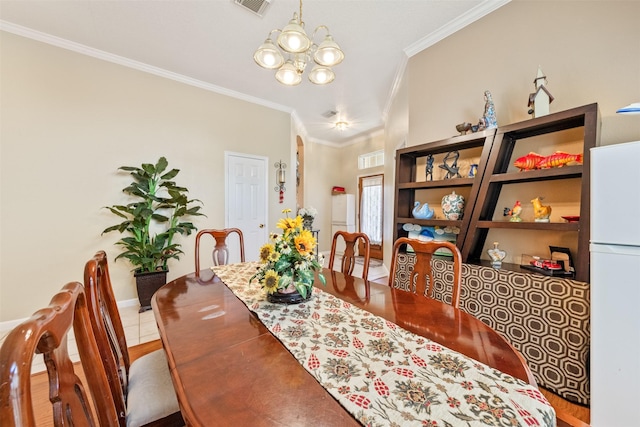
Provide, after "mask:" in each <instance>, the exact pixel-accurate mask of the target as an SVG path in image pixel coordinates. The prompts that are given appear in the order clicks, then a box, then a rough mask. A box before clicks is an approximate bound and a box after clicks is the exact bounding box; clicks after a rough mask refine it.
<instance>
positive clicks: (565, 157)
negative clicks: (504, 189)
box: [513, 151, 582, 171]
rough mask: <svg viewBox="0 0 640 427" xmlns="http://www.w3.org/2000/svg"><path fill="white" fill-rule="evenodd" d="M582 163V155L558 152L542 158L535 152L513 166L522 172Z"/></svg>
mask: <svg viewBox="0 0 640 427" xmlns="http://www.w3.org/2000/svg"><path fill="white" fill-rule="evenodd" d="M572 162H575V163H582V154H569V153H565V152H563V151H556V152H555V153H553V154H551V155H550V156H541V155H540V154H538V153H534V152H533V151H532V152H530V153H529V154H527V155H526V156H522V157H518V158H517V159H516V161H515V162H513V165H514V166H515V167H517V168H518V169H520V171H528V170H532V169H549V168H561V167H563V166H565V165H567V164H568V163H572Z"/></svg>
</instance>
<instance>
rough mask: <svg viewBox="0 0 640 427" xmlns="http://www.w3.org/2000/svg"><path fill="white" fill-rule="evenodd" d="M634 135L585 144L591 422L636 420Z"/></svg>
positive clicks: (639, 270)
mask: <svg viewBox="0 0 640 427" xmlns="http://www.w3.org/2000/svg"><path fill="white" fill-rule="evenodd" d="M639 168H640V141H636V142H629V143H624V144H615V145H608V146H603V147H596V148H593V149H591V207H590V211H591V230H590V232H591V245H590V250H591V360H590V362H591V377H590V379H591V382H590V385H591V425H592V426H594V427H609V426H620V427H625V426H640V408H639V407H638V405H639V403H640V386H639V385H640V169H639Z"/></svg>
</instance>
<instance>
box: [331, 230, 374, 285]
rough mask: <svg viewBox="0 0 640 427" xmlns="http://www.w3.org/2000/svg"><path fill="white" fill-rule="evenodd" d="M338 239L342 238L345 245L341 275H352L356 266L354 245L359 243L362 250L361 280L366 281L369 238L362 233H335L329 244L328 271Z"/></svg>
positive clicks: (333, 260) (334, 256)
mask: <svg viewBox="0 0 640 427" xmlns="http://www.w3.org/2000/svg"><path fill="white" fill-rule="evenodd" d="M340 238H342V240H343V241H344V244H345V249H344V253H343V254H342V261H341V271H342V273H343V274H347V275H349V276H352V275H353V269H354V267H355V265H356V243H357V242H358V241H361V243H362V245H361V247H362V248H364V255H363V258H364V259H363V262H364V264H363V266H362V278H363V279H365V280H366V279H367V277H368V275H369V259H370V253H371V244H370V243H369V236H367V235H366V234H364V233H349V232H347V231H336V232H335V234H334V235H333V242H332V243H331V254H330V255H329V270H333V264H334V262H335V258H336V249H337V246H338V242H339V241H340Z"/></svg>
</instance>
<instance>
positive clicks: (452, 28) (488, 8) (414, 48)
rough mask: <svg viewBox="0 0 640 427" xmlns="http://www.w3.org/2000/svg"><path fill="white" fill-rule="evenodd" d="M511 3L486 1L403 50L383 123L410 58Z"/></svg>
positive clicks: (500, 0) (494, 0)
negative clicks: (403, 55) (403, 54)
mask: <svg viewBox="0 0 640 427" xmlns="http://www.w3.org/2000/svg"><path fill="white" fill-rule="evenodd" d="M509 2H511V0H486V1H484V2H482V3H480V4H479V5H478V6H476V7H474V8H473V9H471V10H469V11H468V12H467V13H465V14H464V15H462V16H460V17H458V18H456V19H454V20H453V21H451V22H449V23H448V24H446V25H444V26H442V27H440V28H438V29H437V30H436V31H433V32H432V33H430V34H427V35H426V36H425V37H423V38H421V39H420V40H418V41H416V42H414V43H412V44H410V45H409V46H407V47H406V48H405V49H404V50H403V51H404V53H405V54H406V57H404V58H403V59H402V61H401V62H400V64H398V68H397V70H396V75H395V78H394V79H393V84H392V85H391V90H390V91H389V97H388V98H387V103H386V105H385V107H384V110H383V111H382V121H383V123H386V122H387V118H388V117H389V111H390V110H391V105H392V103H393V100H394V99H395V97H396V95H397V94H398V90H399V88H400V85H401V83H402V79H403V78H404V72H405V70H406V68H407V64H408V63H409V58H411V57H412V56H414V55H416V54H418V53H420V52H422V51H423V50H425V49H427V48H429V47H431V46H433V45H434V44H436V43H438V42H439V41H441V40H443V39H445V38H446V37H448V36H450V35H451V34H453V33H455V32H456V31H459V30H461V29H462V28H464V27H466V26H467V25H469V24H471V23H473V22H475V21H477V20H478V19H480V18H483V17H484V16H486V15H488V14H490V13H491V12H493V11H494V10H496V9H498V8H500V7H502V6H504V5H505V4H507V3H509Z"/></svg>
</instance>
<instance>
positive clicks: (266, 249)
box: [260, 243, 276, 264]
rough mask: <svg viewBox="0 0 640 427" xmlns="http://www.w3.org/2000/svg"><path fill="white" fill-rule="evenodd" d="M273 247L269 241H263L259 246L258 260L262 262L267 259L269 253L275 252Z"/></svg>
mask: <svg viewBox="0 0 640 427" xmlns="http://www.w3.org/2000/svg"><path fill="white" fill-rule="evenodd" d="M275 250H276V249H275V247H274V246H273V245H272V244H271V243H265V244H264V245H262V246H261V247H260V261H261V262H262V263H263V264H264V263H265V262H267V261H269V257H270V256H271V254H273V253H274V252H275Z"/></svg>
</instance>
